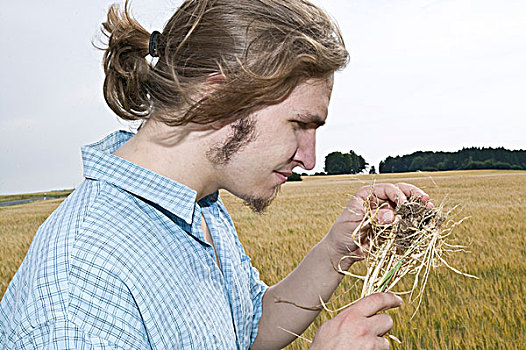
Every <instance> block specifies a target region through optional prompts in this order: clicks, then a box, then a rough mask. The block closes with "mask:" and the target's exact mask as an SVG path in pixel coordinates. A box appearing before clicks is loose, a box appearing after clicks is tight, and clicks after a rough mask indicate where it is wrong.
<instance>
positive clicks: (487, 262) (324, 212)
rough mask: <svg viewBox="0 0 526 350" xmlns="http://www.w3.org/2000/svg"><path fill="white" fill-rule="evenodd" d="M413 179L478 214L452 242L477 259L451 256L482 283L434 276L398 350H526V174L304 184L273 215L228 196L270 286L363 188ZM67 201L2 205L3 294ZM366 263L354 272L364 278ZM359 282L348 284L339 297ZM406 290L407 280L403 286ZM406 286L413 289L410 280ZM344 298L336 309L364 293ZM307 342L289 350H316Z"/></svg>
mask: <svg viewBox="0 0 526 350" xmlns="http://www.w3.org/2000/svg"><path fill="white" fill-rule="evenodd" d="M373 179H374V181H376V182H377V183H380V182H393V183H396V182H409V183H413V184H415V185H417V186H419V187H421V188H422V189H423V190H424V191H426V192H427V193H428V194H429V195H430V196H431V198H432V200H433V201H434V203H435V204H439V203H440V202H441V201H443V200H444V199H445V203H446V207H452V206H453V205H456V204H460V207H459V208H458V209H457V210H456V211H455V212H456V213H457V216H456V218H458V219H461V218H463V217H466V216H469V217H470V219H468V220H467V221H464V222H463V223H462V224H461V225H460V226H458V227H456V228H455V230H454V231H453V235H452V236H453V237H452V240H451V242H453V243H457V244H463V245H466V246H468V250H469V251H470V253H455V254H454V255H451V256H449V257H448V261H449V262H450V263H451V265H453V266H454V267H457V268H459V269H460V270H462V271H465V272H467V273H470V274H474V275H476V276H478V277H480V279H478V280H477V279H471V278H467V277H464V276H461V275H457V274H455V273H453V272H451V271H450V270H448V269H447V268H445V267H441V268H439V269H437V270H436V271H435V272H434V273H432V274H431V276H430V279H429V281H428V284H427V288H426V294H425V296H424V298H423V301H422V305H421V307H420V309H419V310H418V312H417V313H416V315H415V316H414V318H413V319H411V315H412V314H413V311H414V306H412V305H410V304H409V303H404V305H403V306H402V308H400V309H399V310H393V311H390V312H389V313H390V315H391V316H392V317H393V319H394V322H395V326H394V328H393V330H392V331H391V334H393V335H395V336H397V337H398V338H399V339H401V340H402V344H401V345H395V344H393V348H394V349H440V350H442V349H488V350H490V349H491V350H493V349H526V302H525V298H526V238H525V236H526V172H524V171H489V170H483V171H454V172H434V173H406V174H382V175H359V176H350V175H349V176H344V175H342V176H328V177H306V178H305V177H304V181H302V182H291V183H286V184H285V185H283V187H282V190H281V194H280V195H279V196H278V198H277V199H276V200H275V202H274V203H273V204H272V206H271V207H270V208H269V210H268V212H267V213H266V214H264V215H256V214H254V213H252V212H251V211H250V209H248V208H247V207H245V206H244V205H243V204H242V203H241V201H240V200H239V199H237V198H235V197H233V196H232V195H230V194H228V193H226V192H223V193H222V198H223V201H224V202H225V204H226V206H227V207H228V209H229V211H230V213H231V215H232V218H233V219H234V222H235V224H236V227H237V229H238V232H239V236H240V238H241V241H242V242H243V244H244V246H245V249H246V251H247V253H248V255H249V256H251V258H252V262H253V264H254V265H255V266H256V267H257V268H258V269H259V270H260V274H261V278H262V279H263V280H264V281H265V282H266V283H267V284H274V283H276V282H278V281H279V280H280V279H281V278H283V277H285V276H286V275H287V274H288V273H289V272H290V271H291V270H292V269H293V268H294V267H295V266H296V265H297V264H298V263H299V262H300V261H301V259H302V258H303V257H304V256H305V254H306V253H307V252H308V250H309V249H310V248H311V247H312V246H314V245H315V244H316V243H317V242H318V241H319V240H320V239H321V238H322V237H323V236H324V235H325V234H326V233H327V232H328V231H329V229H330V228H331V225H332V223H333V222H334V220H336V218H337V217H338V216H339V215H340V213H341V211H342V210H343V208H344V206H345V204H346V203H347V201H348V200H349V199H350V196H351V195H352V194H353V193H354V192H355V191H356V190H357V189H358V188H359V187H360V186H363V185H371V184H372V183H373ZM61 201H62V200H61V199H57V200H50V201H45V202H34V203H30V204H24V205H18V206H12V207H3V208H0V295H3V293H4V292H5V289H6V288H7V285H8V283H9V280H10V278H11V277H12V275H13V274H14V272H15V271H16V269H17V268H18V266H19V265H20V263H21V262H22V259H23V258H24V255H25V252H26V251H27V249H28V247H29V244H30V242H31V238H32V236H33V234H34V233H35V231H36V229H37V228H38V226H39V225H40V224H41V223H42V222H43V221H44V220H45V218H46V217H47V216H48V215H49V214H50V213H51V212H52V211H53V210H54V209H55V208H56V207H57V206H58V205H59V204H60V203H61ZM362 269H363V264H360V263H357V264H355V265H354V266H353V267H352V272H355V273H358V274H359V273H361V272H363V271H362ZM354 283H355V280H354V279H352V278H351V277H346V278H345V279H344V282H343V283H342V285H340V287H339V289H338V290H337V291H336V293H335V295H340V294H342V293H343V291H346V290H348V289H349V288H350V287H351V286H352V285H353V284H354ZM402 284H403V283H402ZM406 285H407V283H406ZM359 289H360V288H354V289H351V290H350V291H348V292H346V293H343V295H342V296H341V298H339V299H338V300H337V301H336V302H335V303H334V304H333V305H332V307H334V308H335V307H337V306H339V305H344V304H346V303H348V302H350V301H352V300H354V299H356V298H357V296H358V295H359ZM330 317H331V314H329V313H327V312H325V311H323V312H322V313H321V314H320V316H318V318H317V319H316V321H315V322H314V323H313V325H311V327H310V328H309V329H308V330H307V331H306V332H305V333H304V336H305V337H306V338H309V339H312V338H313V337H314V334H315V333H316V330H317V328H318V327H319V326H320V324H321V323H323V322H324V321H325V320H327V319H329V318H330ZM308 345H309V344H308V342H306V341H304V340H301V339H298V340H297V341H295V342H294V343H293V344H292V345H290V346H289V347H288V348H287V349H307V348H308Z"/></svg>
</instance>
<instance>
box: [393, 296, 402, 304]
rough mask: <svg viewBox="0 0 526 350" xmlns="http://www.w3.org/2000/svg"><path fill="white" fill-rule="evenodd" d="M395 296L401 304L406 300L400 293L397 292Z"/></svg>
mask: <svg viewBox="0 0 526 350" xmlns="http://www.w3.org/2000/svg"><path fill="white" fill-rule="evenodd" d="M395 297H396V298H397V299H398V300H399V301H400V304H402V303H403V302H404V300H403V299H402V298H400V297H399V296H398V295H396V294H395Z"/></svg>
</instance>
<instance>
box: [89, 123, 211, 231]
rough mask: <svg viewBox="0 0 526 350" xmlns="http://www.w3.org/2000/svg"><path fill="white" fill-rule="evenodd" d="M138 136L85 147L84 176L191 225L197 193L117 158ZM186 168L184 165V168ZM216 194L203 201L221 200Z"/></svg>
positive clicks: (114, 136) (112, 137)
mask: <svg viewBox="0 0 526 350" xmlns="http://www.w3.org/2000/svg"><path fill="white" fill-rule="evenodd" d="M134 135H135V134H133V133H130V132H127V131H123V130H120V131H116V132H114V133H112V134H110V135H108V136H107V137H105V138H104V139H102V140H100V141H98V142H95V143H93V144H91V145H87V146H83V147H82V162H83V165H84V177H85V178H87V179H93V180H103V181H106V182H109V183H111V184H113V185H115V186H117V187H120V188H122V189H123V190H125V191H127V192H130V193H133V194H134V195H136V196H139V197H142V198H144V199H146V200H148V201H150V202H153V203H155V204H157V205H159V206H160V207H162V208H164V209H166V210H168V211H169V212H171V213H173V214H174V215H176V216H178V217H180V218H181V219H183V220H184V221H185V222H186V223H187V224H189V225H191V224H192V221H193V219H194V218H193V215H194V208H195V200H196V197H197V192H196V191H194V190H192V189H191V188H189V187H187V186H185V185H183V184H180V183H178V182H176V181H174V180H172V179H169V178H167V177H165V176H162V175H159V174H157V173H155V172H153V171H151V170H148V169H146V168H143V167H141V166H139V165H137V164H134V163H132V162H129V161H127V160H125V159H122V158H120V157H117V156H115V155H113V152H115V151H116V150H117V149H119V148H120V147H121V146H122V145H124V144H125V143H126V142H127V141H128V140H129V139H130V138H132V137H133V136H134ZM182 166H184V165H182ZM217 198H218V192H215V193H213V194H211V195H209V196H207V197H205V198H203V199H201V200H200V201H199V202H202V203H211V202H215V201H217Z"/></svg>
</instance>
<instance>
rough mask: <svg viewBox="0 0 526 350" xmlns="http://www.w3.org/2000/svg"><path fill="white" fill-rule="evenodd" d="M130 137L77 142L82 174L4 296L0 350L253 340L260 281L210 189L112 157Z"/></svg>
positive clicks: (243, 343)
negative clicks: (205, 192) (199, 193)
mask: <svg viewBox="0 0 526 350" xmlns="http://www.w3.org/2000/svg"><path fill="white" fill-rule="evenodd" d="M132 136H133V134H131V133H127V132H124V131H119V132H116V133H113V134H111V135H109V136H108V137H106V138H105V139H103V140H102V141H100V142H97V143H95V144H93V145H90V146H85V147H83V148H82V158H83V163H84V176H85V177H86V180H85V181H84V182H83V183H82V184H81V185H80V186H79V188H77V189H76V190H75V191H74V192H73V193H72V194H71V195H70V196H69V197H68V198H67V199H66V200H65V201H64V202H63V203H62V204H61V205H60V207H59V208H58V209H57V210H56V211H55V212H53V213H52V214H51V215H50V216H49V218H48V219H47V220H46V221H45V222H44V223H43V224H42V226H41V227H40V228H39V230H38V231H37V233H36V235H35V237H34V239H33V242H32V243H31V246H30V248H29V251H28V252H27V255H26V257H25V259H24V261H23V263H22V265H21V266H20V268H19V269H18V271H17V273H16V274H15V276H14V277H13V280H12V281H11V283H10V285H9V287H8V289H7V291H6V293H5V295H4V297H3V299H2V301H1V303H0V348H1V349H5V348H7V349H248V348H249V347H250V346H251V344H252V343H253V341H254V339H255V337H256V334H257V330H258V323H259V319H260V317H261V314H262V298H263V294H264V292H265V290H266V288H267V286H266V285H265V284H264V283H263V282H262V281H260V279H259V274H258V271H257V270H256V269H255V268H254V267H252V265H251V263H250V258H249V257H248V256H247V255H246V254H245V252H244V250H243V247H242V245H241V243H240V241H239V239H238V236H237V233H236V230H235V228H234V224H233V222H232V220H231V218H230V216H229V214H228V212H227V210H226V208H225V207H224V205H223V203H222V202H221V200H220V198H219V196H218V193H214V194H212V195H209V196H207V197H205V198H203V199H201V200H199V201H198V202H196V192H195V191H193V190H191V189H189V188H188V187H186V186H183V185H181V184H179V183H177V182H175V181H173V180H170V179H168V178H166V177H163V176H161V175H159V174H156V173H154V172H152V171H149V170H147V169H145V168H142V167H140V166H137V165H135V164H133V163H130V162H128V161H126V160H123V159H121V158H119V157H117V156H114V155H112V154H111V153H112V152H114V151H115V150H116V149H118V148H119V147H120V146H122V145H123V144H124V143H125V142H126V141H128V139H129V138H130V137H132ZM181 166H184V164H181ZM201 214H202V215H203V216H204V218H205V220H206V222H207V224H208V226H209V229H210V233H211V236H212V239H213V241H214V245H215V247H216V250H217V255H218V259H219V263H220V267H221V269H220V268H219V267H218V265H217V262H216V258H215V253H214V249H213V247H212V246H211V245H210V244H208V243H207V242H206V241H205V240H204V234H203V231H202V229H201Z"/></svg>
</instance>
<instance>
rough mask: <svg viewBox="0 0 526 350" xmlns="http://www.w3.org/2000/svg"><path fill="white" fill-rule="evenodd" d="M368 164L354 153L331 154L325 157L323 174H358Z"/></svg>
mask: <svg viewBox="0 0 526 350" xmlns="http://www.w3.org/2000/svg"><path fill="white" fill-rule="evenodd" d="M367 165H368V163H367V162H366V161H365V159H363V157H362V156H360V155H358V154H356V153H355V152H354V151H349V153H341V152H332V153H329V154H328V155H327V156H326V157H325V169H324V170H325V172H326V173H327V174H328V175H336V174H358V173H360V172H362V171H363V170H364V169H365V167H366V166H367Z"/></svg>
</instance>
